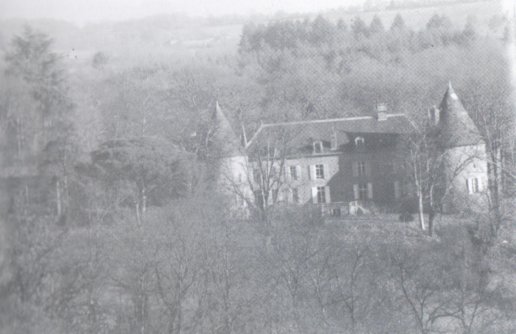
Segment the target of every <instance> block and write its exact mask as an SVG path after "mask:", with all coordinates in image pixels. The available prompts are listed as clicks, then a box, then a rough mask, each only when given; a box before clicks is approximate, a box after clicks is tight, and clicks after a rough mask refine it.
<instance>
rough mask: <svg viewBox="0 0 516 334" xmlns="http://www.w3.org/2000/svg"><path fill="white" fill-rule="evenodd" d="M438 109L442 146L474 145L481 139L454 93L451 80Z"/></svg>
mask: <svg viewBox="0 0 516 334" xmlns="http://www.w3.org/2000/svg"><path fill="white" fill-rule="evenodd" d="M439 110H440V120H439V126H440V128H441V129H440V140H441V144H442V145H443V146H444V147H457V146H467V145H476V144H478V143H479V142H480V141H481V137H480V134H479V131H478V128H477V127H476V125H475V123H474V122H473V120H472V119H471V117H470V116H469V114H468V112H467V111H466V109H465V108H464V106H463V105H462V102H461V101H460V99H459V97H458V95H457V93H455V90H454V89H453V86H452V84H451V81H450V82H448V88H447V90H446V93H445V94H444V97H443V99H442V101H441V104H440V105H439Z"/></svg>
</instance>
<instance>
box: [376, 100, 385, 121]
mask: <svg viewBox="0 0 516 334" xmlns="http://www.w3.org/2000/svg"><path fill="white" fill-rule="evenodd" d="M376 119H377V120H378V121H385V120H387V105H386V104H385V103H377V104H376Z"/></svg>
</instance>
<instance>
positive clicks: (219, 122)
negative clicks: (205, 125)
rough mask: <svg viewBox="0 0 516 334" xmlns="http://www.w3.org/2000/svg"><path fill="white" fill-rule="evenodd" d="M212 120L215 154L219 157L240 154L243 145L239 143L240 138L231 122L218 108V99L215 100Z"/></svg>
mask: <svg viewBox="0 0 516 334" xmlns="http://www.w3.org/2000/svg"><path fill="white" fill-rule="evenodd" d="M212 122H213V125H214V134H213V142H214V144H215V147H214V149H215V150H217V152H215V154H216V155H219V156H221V157H234V156H239V155H242V154H243V153H242V152H243V147H242V145H241V144H240V140H239V138H238V136H237V135H236V134H235V131H233V128H232V127H231V123H230V122H229V120H228V119H227V118H226V115H224V112H223V111H222V109H221V108H220V106H219V102H218V101H215V107H214V109H213V114H212Z"/></svg>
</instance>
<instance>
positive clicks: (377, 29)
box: [369, 15, 385, 35]
mask: <svg viewBox="0 0 516 334" xmlns="http://www.w3.org/2000/svg"><path fill="white" fill-rule="evenodd" d="M384 31H385V28H384V26H383V23H382V20H381V19H380V17H378V15H375V16H374V18H373V20H372V21H371V24H370V25H369V32H370V33H371V34H373V35H374V34H378V33H382V32H384Z"/></svg>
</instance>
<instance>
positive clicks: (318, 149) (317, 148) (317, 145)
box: [314, 141, 323, 153]
mask: <svg viewBox="0 0 516 334" xmlns="http://www.w3.org/2000/svg"><path fill="white" fill-rule="evenodd" d="M322 152H323V143H322V141H316V142H314V153H322Z"/></svg>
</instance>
